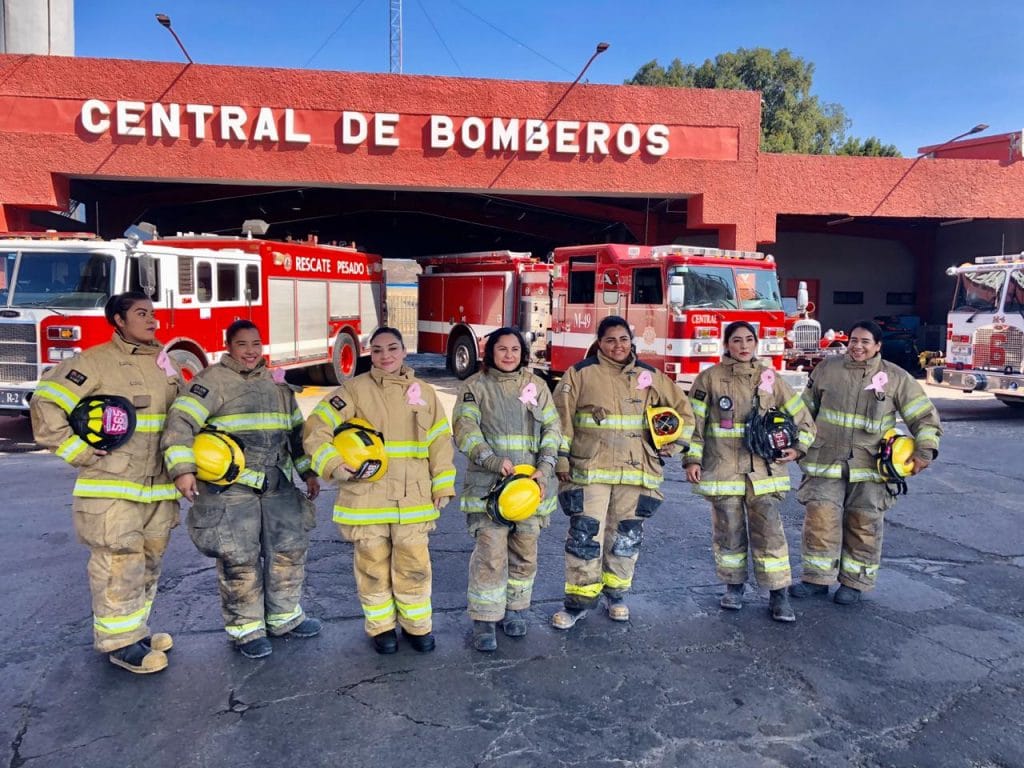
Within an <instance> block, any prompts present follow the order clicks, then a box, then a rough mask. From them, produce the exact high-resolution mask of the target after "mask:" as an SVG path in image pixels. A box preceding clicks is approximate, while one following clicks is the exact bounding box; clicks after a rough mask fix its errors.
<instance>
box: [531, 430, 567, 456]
mask: <svg viewBox="0 0 1024 768" xmlns="http://www.w3.org/2000/svg"><path fill="white" fill-rule="evenodd" d="M561 440H562V437H561V435H560V434H559V433H558V432H548V433H547V434H545V435H544V437H542V438H541V439H540V445H539V446H537V448H536V449H535V450H534V451H533V452H534V453H536V452H537V451H545V450H547V451H551V452H552V453H557V452H558V446H559V443H560V442H561Z"/></svg>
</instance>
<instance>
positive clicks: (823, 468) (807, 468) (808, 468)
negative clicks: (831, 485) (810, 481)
mask: <svg viewBox="0 0 1024 768" xmlns="http://www.w3.org/2000/svg"><path fill="white" fill-rule="evenodd" d="M800 469H802V470H803V471H804V474H806V475H810V476H811V477H830V478H832V479H833V480H841V479H842V477H843V467H842V465H841V464H839V463H838V462H837V463H834V464H813V463H811V462H809V461H804V462H801V464H800Z"/></svg>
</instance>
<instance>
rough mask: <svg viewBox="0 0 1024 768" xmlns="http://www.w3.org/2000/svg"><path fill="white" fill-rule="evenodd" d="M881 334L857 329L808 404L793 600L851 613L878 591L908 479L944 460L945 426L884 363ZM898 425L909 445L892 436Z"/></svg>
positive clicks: (907, 379)
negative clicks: (813, 599) (810, 438)
mask: <svg viewBox="0 0 1024 768" xmlns="http://www.w3.org/2000/svg"><path fill="white" fill-rule="evenodd" d="M881 350H882V329H881V328H880V327H879V326H878V325H877V324H876V323H874V322H872V321H870V320H865V321H861V322H858V323H857V324H855V325H854V326H853V328H852V329H851V330H850V343H849V347H848V350H847V353H846V355H844V356H843V357H842V358H837V359H833V360H826V361H825V362H824V363H822V364H820V365H819V366H818V367H817V368H815V369H814V373H813V374H812V376H811V380H810V381H809V382H808V385H807V389H806V390H805V391H804V394H803V398H804V402H805V403H806V405H807V408H808V409H809V410H810V412H811V414H812V415H813V416H814V418H815V422H816V424H817V427H818V437H817V439H816V440H815V443H814V445H813V446H812V447H811V450H810V451H808V452H807V456H806V457H804V459H803V460H802V461H801V462H800V464H801V467H802V469H803V471H804V475H805V477H804V480H803V483H802V484H801V486H800V491H799V492H798V493H797V500H798V501H800V502H801V503H802V504H803V505H804V507H805V516H804V533H803V554H802V560H803V576H802V581H801V582H800V583H799V584H794V585H793V586H792V587H790V594H791V595H793V596H794V597H810V596H812V595H820V596H825V595H827V594H828V591H829V585H831V584H832V583H834V582H835V581H836V578H837V577H838V579H839V584H840V586H839V589H838V590H837V591H836V593H835V596H834V598H833V599H834V600H835V602H836V603H838V604H840V605H851V604H853V603H856V602H858V601H859V600H860V599H861V595H862V593H863V592H865V591H867V590H870V589H873V588H874V586H875V581H876V579H877V577H878V567H879V563H880V562H881V559H882V531H883V526H884V521H885V512H886V511H887V510H888V509H889V508H890V507H892V505H893V504H894V503H895V501H896V496H897V495H899V494H900V493H901V492H902V491H904V490H905V488H906V485H905V481H904V478H905V477H906V476H908V475H915V474H917V473H918V472H920V471H921V470H923V469H924V468H925V467H927V466H928V465H929V464H930V463H931V462H932V460H933V459H935V457H936V456H938V454H939V438H940V437H941V435H942V425H941V424H940V422H939V414H938V411H937V410H936V409H935V406H934V405H933V404H932V402H931V400H929V399H928V396H927V395H926V394H925V393H924V390H923V389H922V388H921V385H920V384H918V383H917V382H916V381H914V379H913V378H912V377H911V375H910V374H909V373H907V372H906V371H904V370H903V369H902V368H900V367H899V366H898V365H894V364H893V363H890V362H888V361H886V360H883V359H882V355H881ZM897 418H902V420H903V421H904V422H905V424H906V426H907V427H908V428H909V430H910V432H911V434H912V435H913V442H912V443H911V442H908V441H907V438H906V437H904V438H903V440H900V439H899V435H898V434H895V433H894V431H893V430H894V428H895V427H896V420H897Z"/></svg>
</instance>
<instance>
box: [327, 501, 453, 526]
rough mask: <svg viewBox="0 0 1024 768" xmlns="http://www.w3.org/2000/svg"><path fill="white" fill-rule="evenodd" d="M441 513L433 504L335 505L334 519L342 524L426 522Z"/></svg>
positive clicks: (434, 518)
mask: <svg viewBox="0 0 1024 768" xmlns="http://www.w3.org/2000/svg"><path fill="white" fill-rule="evenodd" d="M438 517H440V513H439V512H438V511H437V509H436V508H435V507H434V505H433V504H422V505H419V506H415V507H403V508H402V509H399V508H398V507H376V508H370V509H357V508H355V507H346V506H343V505H341V504H335V505H334V516H333V520H334V522H336V523H340V524H341V525H373V524H374V523H425V522H428V521H430V520H436V519H437V518H438Z"/></svg>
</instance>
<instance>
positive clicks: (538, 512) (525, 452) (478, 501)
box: [452, 328, 562, 651]
mask: <svg viewBox="0 0 1024 768" xmlns="http://www.w3.org/2000/svg"><path fill="white" fill-rule="evenodd" d="M528 355H529V349H528V347H527V346H526V343H525V342H524V341H523V337H522V335H520V333H519V331H517V330H515V329H513V328H499V329H498V330H496V331H494V332H492V333H491V334H490V335H489V336H488V337H487V343H486V345H485V347H484V358H483V370H482V371H480V372H479V373H476V374H474V375H473V376H471V377H470V378H469V379H467V380H466V382H465V383H463V385H462V387H461V389H460V390H459V393H458V396H457V398H456V402H455V409H454V413H453V416H452V419H453V427H454V431H455V442H456V444H457V445H458V447H459V450H460V451H462V452H463V453H464V454H466V456H467V457H469V469H468V471H467V473H466V478H465V482H464V483H463V487H462V495H461V496H460V499H459V506H460V507H461V509H462V511H463V512H465V513H466V522H467V525H468V526H469V532H470V534H471V535H472V536H473V538H474V539H475V540H476V543H475V545H474V547H473V554H472V555H471V556H470V560H469V589H468V593H467V594H468V603H469V616H470V618H471V619H472V620H473V647H474V648H476V650H478V651H493V650H495V649H496V648H497V647H498V641H497V637H496V633H495V625H496V624H497V623H498V622H501V628H502V630H503V631H504V633H505V634H506V635H507V636H509V637H522V636H523V635H525V634H526V611H527V609H528V608H529V607H530V598H531V595H532V593H533V580H534V577H535V576H536V574H537V542H538V539H539V537H540V531H541V529H542V528H544V527H546V526H547V525H548V523H549V521H550V515H551V511H552V510H553V509H554V508H555V494H556V491H557V484H556V483H555V480H554V469H555V460H556V457H557V454H558V447H559V444H560V443H561V440H562V432H561V429H560V427H559V423H558V412H557V411H556V410H555V406H554V404H553V403H552V401H551V394H550V392H549V391H548V387H547V385H546V384H545V383H544V381H543V379H541V378H540V377H538V376H536V375H535V374H534V373H532V372H531V371H530V370H529V369H528V368H526V363H527V360H528Z"/></svg>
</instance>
